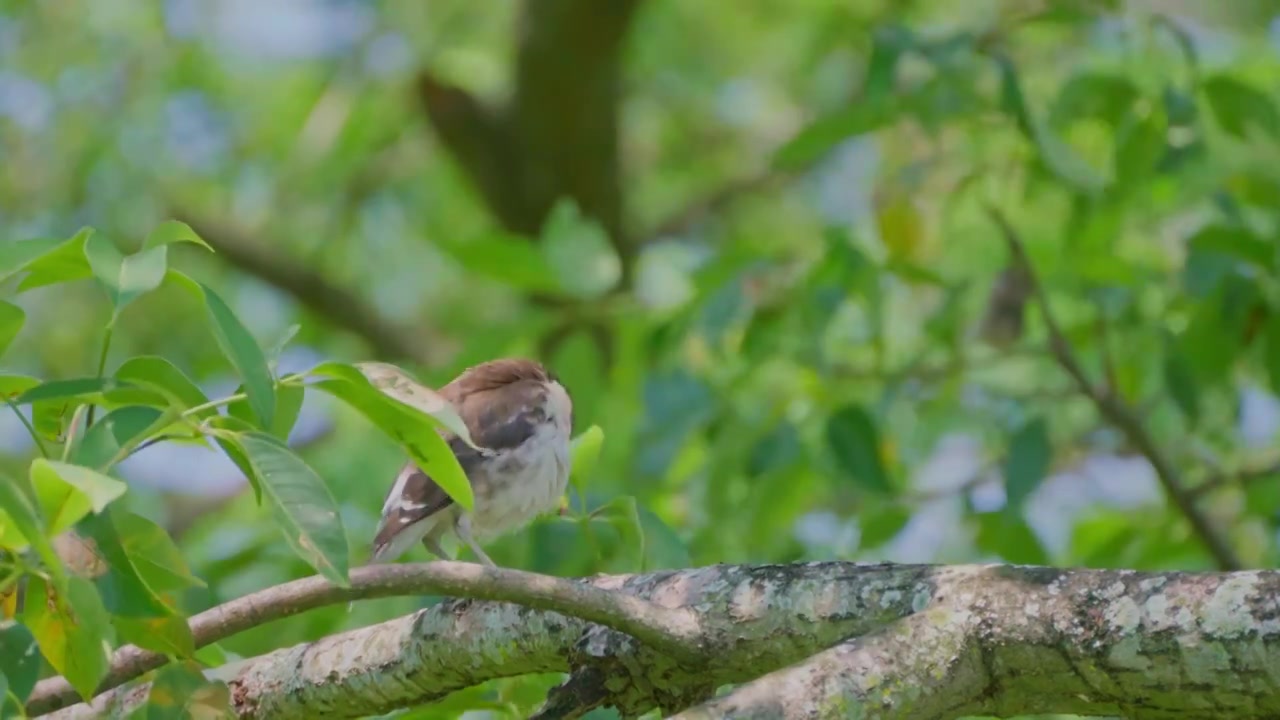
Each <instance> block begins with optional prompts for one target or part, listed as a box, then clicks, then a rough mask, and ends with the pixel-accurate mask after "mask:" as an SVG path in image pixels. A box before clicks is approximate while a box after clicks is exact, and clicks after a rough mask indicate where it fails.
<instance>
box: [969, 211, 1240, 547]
mask: <svg viewBox="0 0 1280 720" xmlns="http://www.w3.org/2000/svg"><path fill="white" fill-rule="evenodd" d="M987 214H988V215H990V217H991V219H992V220H993V221H994V222H995V223H996V225H997V226H998V227H999V228H1000V232H1001V234H1002V235H1003V236H1004V239H1005V242H1006V244H1007V245H1008V246H1009V254H1010V261H1011V262H1012V263H1013V264H1014V265H1015V266H1018V267H1021V268H1023V269H1024V270H1025V273H1026V278H1027V279H1028V281H1029V282H1030V283H1031V289H1032V292H1033V297H1034V298H1035V300H1036V303H1037V304H1038V305H1039V306H1040V314H1041V316H1042V317H1043V318H1044V324H1045V329H1046V330H1047V331H1048V333H1049V344H1050V350H1051V352H1052V353H1053V356H1054V357H1055V358H1056V359H1057V361H1058V364H1059V365H1060V366H1061V367H1062V369H1063V370H1064V371H1065V372H1066V373H1067V375H1069V376H1070V377H1071V379H1072V380H1073V381H1074V382H1075V384H1076V387H1077V388H1078V389H1079V391H1080V393H1081V394H1082V395H1084V396H1086V397H1088V398H1089V399H1090V400H1092V401H1093V404H1094V406H1095V407H1096V408H1097V410H1098V413H1099V414H1100V415H1102V417H1104V418H1106V419H1107V421H1108V422H1110V423H1111V424H1112V425H1114V426H1115V427H1116V428H1117V429H1118V430H1119V431H1120V432H1121V433H1122V434H1124V436H1125V437H1126V438H1128V440H1129V442H1130V443H1132V444H1133V446H1134V447H1135V448H1136V449H1137V450H1138V452H1139V453H1141V454H1142V455H1143V456H1144V457H1146V458H1147V461H1148V462H1150V463H1151V467H1152V469H1154V470H1155V473H1156V477H1157V478H1158V479H1159V480H1160V484H1161V485H1162V486H1164V489H1165V492H1166V493H1168V495H1169V497H1170V499H1172V500H1173V503H1174V505H1176V506H1177V508H1178V510H1179V511H1180V512H1181V513H1182V515H1183V517H1185V518H1186V519H1187V521H1188V522H1189V523H1191V528H1192V530H1194V531H1195V534H1196V535H1197V536H1199V538H1200V539H1201V540H1202V541H1203V542H1204V544H1205V546H1206V547H1207V548H1208V550H1209V553H1210V554H1211V555H1212V556H1213V558H1214V561H1215V562H1216V563H1217V565H1218V567H1220V568H1222V569H1224V570H1235V569H1239V568H1240V567H1241V566H1242V563H1241V561H1240V558H1239V556H1238V555H1237V554H1236V551H1235V549H1234V548H1232V547H1231V543H1230V542H1229V541H1228V539H1227V537H1226V536H1225V535H1224V533H1223V532H1222V530H1221V529H1220V528H1218V527H1216V526H1215V525H1214V524H1213V522H1212V521H1211V520H1210V519H1209V517H1208V516H1207V515H1206V514H1205V513H1204V512H1203V511H1202V510H1201V509H1200V508H1199V506H1197V505H1196V503H1195V496H1194V495H1193V494H1192V493H1191V491H1190V490H1189V489H1188V486H1187V484H1186V483H1185V482H1184V481H1183V478H1182V473H1181V472H1179V471H1178V469H1177V467H1175V466H1174V464H1173V463H1172V462H1171V461H1170V460H1169V458H1168V457H1167V456H1166V455H1165V453H1164V451H1163V450H1162V449H1161V448H1160V446H1159V445H1158V444H1157V443H1156V441H1155V438H1153V437H1152V436H1151V433H1150V432H1149V431H1148V430H1147V427H1146V425H1144V424H1143V422H1142V420H1141V418H1140V417H1139V416H1138V415H1137V414H1136V413H1135V412H1134V410H1133V409H1132V408H1130V407H1129V406H1128V405H1127V404H1126V403H1125V402H1124V400H1123V399H1121V398H1120V396H1118V395H1116V394H1115V392H1116V391H1115V389H1114V388H1112V387H1104V386H1100V385H1097V384H1095V383H1093V382H1092V381H1090V380H1089V377H1088V375H1087V374H1086V373H1085V371H1084V367H1083V366H1082V365H1081V364H1080V361H1079V359H1078V358H1077V357H1076V353H1075V350H1074V348H1072V346H1071V342H1070V341H1069V340H1067V338H1066V336H1065V335H1064V334H1063V333H1062V329H1061V327H1060V326H1059V325H1058V322H1057V319H1056V318H1055V316H1054V314H1053V309H1052V307H1051V306H1050V304H1049V296H1048V293H1047V292H1045V289H1044V286H1043V285H1042V284H1041V283H1040V280H1039V278H1038V277H1037V275H1036V272H1035V268H1034V267H1033V266H1032V265H1031V261H1030V259H1029V258H1028V257H1027V253H1026V249H1025V248H1024V247H1023V244H1022V240H1021V239H1020V238H1019V236H1018V233H1017V231H1016V230H1014V228H1013V226H1012V225H1011V224H1010V223H1009V221H1008V219H1007V218H1005V216H1004V213H1002V212H1000V210H999V209H998V208H996V207H994V206H988V207H987Z"/></svg>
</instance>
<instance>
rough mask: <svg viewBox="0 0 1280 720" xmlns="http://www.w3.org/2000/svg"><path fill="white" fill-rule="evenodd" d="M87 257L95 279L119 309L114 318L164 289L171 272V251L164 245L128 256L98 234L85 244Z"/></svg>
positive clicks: (116, 308)
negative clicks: (138, 301)
mask: <svg viewBox="0 0 1280 720" xmlns="http://www.w3.org/2000/svg"><path fill="white" fill-rule="evenodd" d="M84 254H85V258H86V259H87V260H88V261H89V268H90V269H91V270H92V271H93V275H94V277H96V278H97V279H98V282H99V283H101V284H102V287H103V289H104V290H106V291H107V297H108V298H109V299H110V300H111V304H112V305H113V306H115V311H114V315H118V314H119V313H120V311H121V310H123V309H124V308H125V306H127V305H128V304H129V303H131V302H133V301H134V300H136V299H138V298H139V297H140V296H142V295H144V294H146V293H148V292H151V291H152V290H155V289H156V288H158V287H160V283H162V282H164V278H165V273H166V272H168V248H166V247H164V246H160V247H156V248H152V249H150V250H143V251H142V252H140V253H137V254H136V255H128V256H124V255H121V254H120V251H119V250H117V249H116V246H115V245H114V244H112V243H111V241H110V240H107V239H106V238H104V237H102V236H101V235H95V236H94V237H91V238H89V240H88V242H86V243H85V246H84ZM114 315H113V317H114Z"/></svg>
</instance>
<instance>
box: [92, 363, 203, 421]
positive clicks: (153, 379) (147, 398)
mask: <svg viewBox="0 0 1280 720" xmlns="http://www.w3.org/2000/svg"><path fill="white" fill-rule="evenodd" d="M113 377H114V378H115V379H116V381H118V382H121V383H128V384H130V385H131V386H132V387H131V388H130V389H120V390H113V391H111V399H113V400H116V401H118V402H122V403H136V404H143V405H150V406H153V407H172V408H173V409H175V410H180V411H185V410H189V409H191V408H194V407H198V406H201V405H207V404H208V403H209V398H208V396H206V395H205V394H204V391H203V390H201V389H200V387H199V386H198V385H196V384H195V383H194V382H193V381H192V380H191V378H189V377H187V376H186V374H184V373H183V372H182V371H181V370H179V369H178V368H177V367H176V366H174V364H173V363H171V362H169V361H168V360H165V359H164V358H162V357H156V356H154V355H143V356H139V357H133V358H129V359H128V360H126V361H125V362H124V364H122V365H121V366H120V367H119V368H117V369H116V371H115V374H114V376H113ZM134 388H136V389H134ZM217 413H218V410H217V408H214V407H210V408H207V409H205V410H203V411H201V412H198V413H195V414H194V416H193V417H195V418H196V419H204V418H207V417H209V416H211V415H216V414H217Z"/></svg>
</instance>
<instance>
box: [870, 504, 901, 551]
mask: <svg viewBox="0 0 1280 720" xmlns="http://www.w3.org/2000/svg"><path fill="white" fill-rule="evenodd" d="M910 520H911V513H910V512H909V511H908V510H907V509H906V508H904V507H902V506H901V505H897V504H886V505H884V506H883V507H878V508H877V509H876V511H875V512H871V513H862V514H861V515H860V516H859V518H858V527H859V528H860V529H861V531H862V532H861V536H860V537H859V539H858V547H859V549H860V550H874V549H875V548H878V547H880V546H881V545H884V544H885V543H886V542H888V541H890V540H892V539H893V538H894V537H895V536H897V534H898V533H899V532H901V531H902V528H904V527H906V526H907V522H908V521H910Z"/></svg>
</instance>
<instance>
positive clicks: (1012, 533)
mask: <svg viewBox="0 0 1280 720" xmlns="http://www.w3.org/2000/svg"><path fill="white" fill-rule="evenodd" d="M977 520H978V536H977V538H976V544H977V546H978V549H979V550H981V551H982V552H984V553H992V554H995V555H998V556H1000V557H1002V558H1004V559H1005V560H1006V561H1007V562H1011V563H1018V564H1020V565H1047V564H1049V555H1048V554H1047V553H1046V552H1045V550H1044V546H1043V545H1042V544H1041V543H1040V538H1038V537H1036V534H1035V533H1034V532H1032V531H1031V528H1030V527H1028V526H1027V523H1026V521H1025V520H1023V519H1022V517H1021V516H1019V515H1016V514H1014V513H1007V512H988V513H978V514H977Z"/></svg>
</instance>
